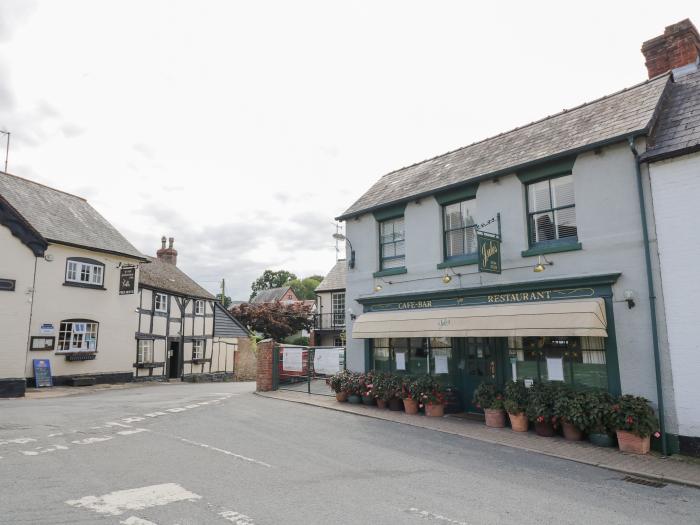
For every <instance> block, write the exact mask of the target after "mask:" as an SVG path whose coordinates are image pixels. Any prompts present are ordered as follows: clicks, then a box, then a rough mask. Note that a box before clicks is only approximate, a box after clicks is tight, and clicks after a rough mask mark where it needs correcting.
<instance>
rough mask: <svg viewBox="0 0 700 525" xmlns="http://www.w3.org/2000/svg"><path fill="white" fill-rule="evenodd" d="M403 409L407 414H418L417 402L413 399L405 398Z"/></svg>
mask: <svg viewBox="0 0 700 525" xmlns="http://www.w3.org/2000/svg"><path fill="white" fill-rule="evenodd" d="M403 409H404V410H405V411H406V413H407V414H417V413H418V401H416V400H415V399H409V398H406V399H404V400H403Z"/></svg>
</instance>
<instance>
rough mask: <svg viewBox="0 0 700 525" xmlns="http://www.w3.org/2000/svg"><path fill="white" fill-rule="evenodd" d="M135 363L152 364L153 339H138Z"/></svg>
mask: <svg viewBox="0 0 700 525" xmlns="http://www.w3.org/2000/svg"><path fill="white" fill-rule="evenodd" d="M136 361H137V362H138V363H152V362H153V339H140V340H139V342H138V351H137V353H136Z"/></svg>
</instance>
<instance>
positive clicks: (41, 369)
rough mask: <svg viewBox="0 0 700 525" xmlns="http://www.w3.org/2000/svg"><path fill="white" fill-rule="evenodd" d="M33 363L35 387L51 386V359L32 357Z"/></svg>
mask: <svg viewBox="0 0 700 525" xmlns="http://www.w3.org/2000/svg"><path fill="white" fill-rule="evenodd" d="M32 364H33V365H34V384H35V385H36V387H37V388H41V387H43V386H53V379H52V378H51V361H49V360H48V359H32Z"/></svg>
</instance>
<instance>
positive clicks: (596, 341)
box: [509, 337, 608, 389]
mask: <svg viewBox="0 0 700 525" xmlns="http://www.w3.org/2000/svg"><path fill="white" fill-rule="evenodd" d="M509 356H510V364H511V376H512V377H513V378H514V379H523V380H525V382H526V383H529V382H533V381H563V382H565V383H568V384H570V385H574V386H579V387H594V388H603V389H606V388H607V386H608V373H607V363H606V359H605V339H604V338H602V337H522V338H521V337H511V338H509Z"/></svg>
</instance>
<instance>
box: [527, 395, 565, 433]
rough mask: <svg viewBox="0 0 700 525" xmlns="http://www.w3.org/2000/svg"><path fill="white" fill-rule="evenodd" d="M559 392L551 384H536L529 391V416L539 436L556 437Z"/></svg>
mask: <svg viewBox="0 0 700 525" xmlns="http://www.w3.org/2000/svg"><path fill="white" fill-rule="evenodd" d="M557 390H558V389H557V388H556V387H555V386H553V385H552V384H551V383H535V384H533V385H532V386H531V387H530V389H529V396H528V403H527V416H528V418H529V419H530V421H533V422H534V423H535V432H536V433H537V435H538V436H542V437H552V436H554V429H555V428H556V425H557V418H556V416H555V415H554V399H555V395H556V392H557Z"/></svg>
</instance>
